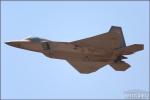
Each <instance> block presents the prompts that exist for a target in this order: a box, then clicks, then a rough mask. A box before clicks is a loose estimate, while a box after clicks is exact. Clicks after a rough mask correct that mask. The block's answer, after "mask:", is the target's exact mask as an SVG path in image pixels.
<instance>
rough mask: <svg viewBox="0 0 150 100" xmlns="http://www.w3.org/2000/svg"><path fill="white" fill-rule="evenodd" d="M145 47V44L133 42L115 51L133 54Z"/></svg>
mask: <svg viewBox="0 0 150 100" xmlns="http://www.w3.org/2000/svg"><path fill="white" fill-rule="evenodd" d="M143 49H144V45H143V44H133V45H130V46H127V47H123V48H120V49H117V50H116V51H115V52H118V53H119V54H121V55H130V54H133V53H134V52H137V51H141V50H143Z"/></svg>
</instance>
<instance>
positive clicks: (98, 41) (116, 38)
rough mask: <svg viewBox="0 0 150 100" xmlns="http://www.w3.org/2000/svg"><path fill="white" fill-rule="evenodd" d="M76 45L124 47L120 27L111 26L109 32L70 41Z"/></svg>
mask: <svg viewBox="0 0 150 100" xmlns="http://www.w3.org/2000/svg"><path fill="white" fill-rule="evenodd" d="M71 43H72V44H74V45H76V46H79V47H80V46H81V47H83V46H85V47H95V48H99V49H115V48H121V47H125V46H126V44H125V40H124V37H123V33H122V29H121V27H115V26H112V27H111V28H110V30H109V32H107V33H104V34H100V35H97V36H94V37H90V38H86V39H82V40H77V41H73V42H71Z"/></svg>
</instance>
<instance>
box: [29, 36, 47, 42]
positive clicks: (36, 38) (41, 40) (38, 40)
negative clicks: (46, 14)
mask: <svg viewBox="0 0 150 100" xmlns="http://www.w3.org/2000/svg"><path fill="white" fill-rule="evenodd" d="M26 40H30V41H32V42H36V43H39V42H43V41H48V40H46V39H42V38H39V37H29V38H26Z"/></svg>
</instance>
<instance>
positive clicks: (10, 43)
mask: <svg viewBox="0 0 150 100" xmlns="http://www.w3.org/2000/svg"><path fill="white" fill-rule="evenodd" d="M5 44H7V45H10V46H13V47H18V48H19V47H20V45H21V44H20V42H5Z"/></svg>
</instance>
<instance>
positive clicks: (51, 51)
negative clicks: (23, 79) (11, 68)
mask: <svg viewBox="0 0 150 100" xmlns="http://www.w3.org/2000/svg"><path fill="white" fill-rule="evenodd" d="M6 44H8V45H10V46H13V47H17V48H21V49H26V50H30V51H35V52H40V53H43V54H44V55H45V56H47V57H50V58H56V59H63V60H67V61H68V62H69V63H70V64H71V65H72V66H73V67H74V68H75V69H76V70H77V71H79V72H80V73H84V74H88V73H92V72H95V71H97V70H98V69H99V68H102V67H103V66H105V65H107V64H109V65H110V66H112V68H113V69H115V70H116V71H125V70H126V69H128V68H129V67H130V65H129V64H128V63H126V62H125V61H122V60H123V59H127V57H125V56H124V55H130V54H133V53H135V52H137V51H140V50H143V49H144V45H143V44H133V45H130V46H126V43H125V40H124V36H123V33H122V29H121V27H117V26H112V27H111V28H110V30H109V31H108V32H106V33H103V34H100V35H97V36H94V37H90V38H86V39H81V40H77V41H73V42H55V41H50V40H47V39H42V38H38V37H30V38H26V39H25V40H19V41H11V42H6Z"/></svg>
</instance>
